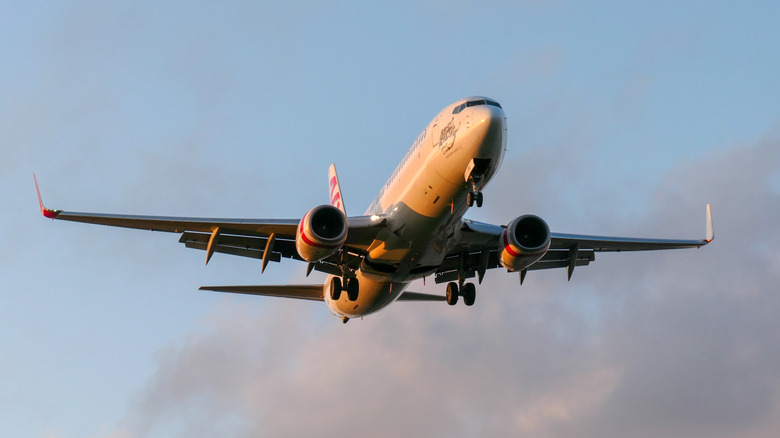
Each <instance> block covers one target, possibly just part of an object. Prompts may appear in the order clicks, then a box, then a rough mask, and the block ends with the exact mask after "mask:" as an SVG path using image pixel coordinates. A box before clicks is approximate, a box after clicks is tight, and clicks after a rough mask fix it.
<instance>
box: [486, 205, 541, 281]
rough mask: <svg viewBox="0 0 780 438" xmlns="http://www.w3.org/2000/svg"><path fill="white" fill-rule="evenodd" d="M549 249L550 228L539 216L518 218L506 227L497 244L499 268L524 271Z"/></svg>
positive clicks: (528, 215)
mask: <svg viewBox="0 0 780 438" xmlns="http://www.w3.org/2000/svg"><path fill="white" fill-rule="evenodd" d="M548 249H550V227H548V226H547V222H545V221H544V220H543V219H542V218H540V217H539V216H534V215H532V214H527V215H524V216H520V217H518V218H516V219H514V220H512V222H510V223H509V225H507V226H506V229H504V232H503V233H501V236H500V237H499V242H498V254H499V261H500V262H501V266H503V267H505V268H506V269H507V270H509V271H519V270H522V269H525V268H527V267H529V266H531V265H532V264H534V263H536V262H537V261H539V259H541V258H542V257H543V256H544V254H545V253H547V250H548Z"/></svg>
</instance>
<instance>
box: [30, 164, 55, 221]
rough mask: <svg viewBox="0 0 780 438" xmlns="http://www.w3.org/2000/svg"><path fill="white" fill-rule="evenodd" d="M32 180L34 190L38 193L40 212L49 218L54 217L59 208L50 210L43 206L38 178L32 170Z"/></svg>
mask: <svg viewBox="0 0 780 438" xmlns="http://www.w3.org/2000/svg"><path fill="white" fill-rule="evenodd" d="M33 181H35V192H36V193H38V206H39V207H40V208H41V213H42V214H43V215H44V216H45V217H47V218H49V219H54V218H56V217H57V215H58V214H60V211H59V210H52V209H50V208H46V207H44V206H43V200H41V191H40V190H39V189H38V179H37V178H36V177H35V172H33Z"/></svg>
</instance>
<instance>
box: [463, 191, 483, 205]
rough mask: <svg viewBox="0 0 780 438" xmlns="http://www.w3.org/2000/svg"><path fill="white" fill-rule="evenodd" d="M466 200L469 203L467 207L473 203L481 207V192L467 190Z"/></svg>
mask: <svg viewBox="0 0 780 438" xmlns="http://www.w3.org/2000/svg"><path fill="white" fill-rule="evenodd" d="M466 202H467V203H468V204H469V207H473V206H474V204H475V203H476V204H477V207H482V192H477V191H473V192H468V193H467V194H466Z"/></svg>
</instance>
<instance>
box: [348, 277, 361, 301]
mask: <svg viewBox="0 0 780 438" xmlns="http://www.w3.org/2000/svg"><path fill="white" fill-rule="evenodd" d="M359 291H360V283H358V279H357V278H350V279H349V280H347V297H349V300H350V301H357V299H358V292H359Z"/></svg>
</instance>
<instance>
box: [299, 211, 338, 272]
mask: <svg viewBox="0 0 780 438" xmlns="http://www.w3.org/2000/svg"><path fill="white" fill-rule="evenodd" d="M346 241H347V217H346V216H345V215H344V213H343V212H342V211H341V210H339V209H338V208H336V207H334V206H332V205H320V206H319V207H314V208H312V209H311V210H309V212H308V213H306V215H305V216H303V219H301V223H300V224H298V230H297V231H296V232H295V249H296V250H298V254H299V255H300V256H301V257H302V258H303V259H304V260H306V261H308V262H317V261H320V260H322V259H324V258H326V257H328V256H330V255H331V254H333V253H335V252H336V251H338V250H339V248H341V247H342V245H344V242H346Z"/></svg>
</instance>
